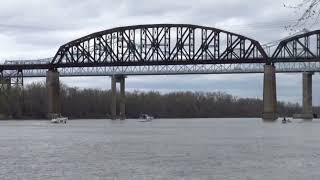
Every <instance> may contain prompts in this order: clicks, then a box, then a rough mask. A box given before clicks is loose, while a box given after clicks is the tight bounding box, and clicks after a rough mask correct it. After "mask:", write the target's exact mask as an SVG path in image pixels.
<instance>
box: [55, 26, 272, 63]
mask: <svg viewBox="0 0 320 180" xmlns="http://www.w3.org/2000/svg"><path fill="white" fill-rule="evenodd" d="M266 60H267V55H266V53H265V52H264V50H263V48H262V47H261V45H260V44H259V42H258V41H255V40H253V39H250V38H247V37H245V36H242V35H238V34H235V33H231V32H227V31H224V30H220V29H215V28H211V27H204V26H197V25H189V24H152V25H137V26H126V27H119V28H114V29H109V30H105V31H101V32H97V33H93V34H90V35H88V36H85V37H82V38H80V39H77V40H74V41H72V42H69V43H67V44H65V45H63V46H61V47H60V48H59V50H58V52H57V53H56V55H55V56H54V58H53V60H52V62H51V64H52V65H53V66H55V67H88V66H154V65H193V64H232V63H266Z"/></svg>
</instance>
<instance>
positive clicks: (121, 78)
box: [111, 75, 126, 120]
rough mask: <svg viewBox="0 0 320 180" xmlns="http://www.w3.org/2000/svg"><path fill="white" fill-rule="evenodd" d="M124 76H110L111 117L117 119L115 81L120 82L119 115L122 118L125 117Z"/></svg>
mask: <svg viewBox="0 0 320 180" xmlns="http://www.w3.org/2000/svg"><path fill="white" fill-rule="evenodd" d="M125 78H126V77H125V76H123V75H117V76H116V75H114V76H112V77H111V96H112V97H111V119H113V120H115V119H117V117H118V115H117V82H120V103H119V106H120V107H119V109H120V113H119V117H120V119H122V120H124V119H125V118H126V97H125V96H126V95H125Z"/></svg>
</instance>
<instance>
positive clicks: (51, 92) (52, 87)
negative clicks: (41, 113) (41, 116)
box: [46, 70, 61, 119]
mask: <svg viewBox="0 0 320 180" xmlns="http://www.w3.org/2000/svg"><path fill="white" fill-rule="evenodd" d="M46 86H47V95H48V118H50V119H51V118H53V117H55V116H57V115H60V114H61V99H60V82H59V72H58V71H57V70H48V71H47V76H46Z"/></svg>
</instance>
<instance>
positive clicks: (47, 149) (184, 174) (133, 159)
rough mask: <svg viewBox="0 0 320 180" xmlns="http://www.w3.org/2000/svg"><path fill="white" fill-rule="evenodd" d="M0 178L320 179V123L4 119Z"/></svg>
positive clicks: (0, 128)
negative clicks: (57, 122)
mask: <svg viewBox="0 0 320 180" xmlns="http://www.w3.org/2000/svg"><path fill="white" fill-rule="evenodd" d="M0 144H1V145H0V179H4V180H20V179H28V180H31V179H32V180H34V179H39V180H40V179H41V180H43V179H46V180H51V179H52V180H53V179H55V180H56V179H58V180H60V179H61V180H62V179H63V180H65V179H68V180H69V179H70V180H74V179H83V180H88V179H90V180H95V179H117V180H128V179H130V180H143V179H146V180H147V179H148V180H149V179H156V180H160V179H161V180H162V179H168V180H173V179H177V180H182V179H185V180H189V179H190V180H191V179H194V180H199V179H201V180H202V179H204V180H206V179H208V180H212V179H228V180H229V179H232V180H233V179H234V180H239V179H240V180H242V179H244V180H247V179H253V180H255V179H259V180H263V179H265V180H271V179H275V180H279V179H281V180H283V179H293V180H295V179H296V180H301V179H303V178H304V179H312V180H313V179H319V178H320V171H319V169H320V121H317V120H315V121H313V122H301V121H294V122H293V123H290V124H281V122H280V121H279V122H277V123H262V121H261V120H260V119H174V120H173V119H170V120H169V119H166V120H163V119H156V120H154V121H152V122H147V123H141V122H139V121H138V120H126V121H111V120H76V121H69V122H68V124H66V125H65V124H50V123H49V122H47V121H20V122H18V121H0Z"/></svg>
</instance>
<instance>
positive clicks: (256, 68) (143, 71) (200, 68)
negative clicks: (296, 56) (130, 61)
mask: <svg viewBox="0 0 320 180" xmlns="http://www.w3.org/2000/svg"><path fill="white" fill-rule="evenodd" d="M264 65H265V64H263V63H254V64H213V65H208V64H203V65H175V66H173V65H169V66H165V65H161V66H114V67H77V68H61V69H58V71H59V72H60V76H61V77H75V76H112V75H178V74H242V73H263V72H264ZM275 66H276V70H277V72H278V73H298V72H320V62H297V63H286V62H281V63H277V64H275ZM46 71H47V70H44V69H35V70H30V69H29V70H24V71H23V77H45V76H46ZM3 76H4V77H17V76H18V77H19V76H21V73H20V74H18V72H17V71H13V70H10V71H4V72H3Z"/></svg>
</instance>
